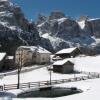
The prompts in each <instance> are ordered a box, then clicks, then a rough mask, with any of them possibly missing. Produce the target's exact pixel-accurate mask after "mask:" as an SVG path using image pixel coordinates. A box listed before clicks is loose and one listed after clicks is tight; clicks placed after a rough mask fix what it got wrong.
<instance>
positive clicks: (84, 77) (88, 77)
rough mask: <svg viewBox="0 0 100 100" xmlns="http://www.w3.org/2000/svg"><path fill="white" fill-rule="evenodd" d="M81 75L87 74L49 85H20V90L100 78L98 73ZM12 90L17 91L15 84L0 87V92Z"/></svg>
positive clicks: (48, 82) (43, 82)
mask: <svg viewBox="0 0 100 100" xmlns="http://www.w3.org/2000/svg"><path fill="white" fill-rule="evenodd" d="M81 73H84V74H87V76H81V77H75V78H69V79H60V80H52V81H51V84H50V81H39V82H28V83H20V89H23V88H37V89H39V88H43V87H49V86H51V85H55V84H62V83H67V82H76V81H81V80H87V79H94V78H100V74H99V73H95V72H81ZM12 89H17V84H7V85H3V86H0V91H4V90H12Z"/></svg>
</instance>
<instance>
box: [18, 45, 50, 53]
mask: <svg viewBox="0 0 100 100" xmlns="http://www.w3.org/2000/svg"><path fill="white" fill-rule="evenodd" d="M19 48H23V49H27V50H30V51H32V52H38V53H47V54H48V53H49V54H51V52H49V51H48V50H46V49H45V48H43V47H41V46H20V47H19ZM19 48H18V49H19Z"/></svg>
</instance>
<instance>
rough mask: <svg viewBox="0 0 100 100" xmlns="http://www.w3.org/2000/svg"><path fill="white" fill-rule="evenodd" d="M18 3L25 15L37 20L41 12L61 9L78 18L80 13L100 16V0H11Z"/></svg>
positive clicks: (45, 13) (48, 12) (47, 12)
mask: <svg viewBox="0 0 100 100" xmlns="http://www.w3.org/2000/svg"><path fill="white" fill-rule="evenodd" d="M10 1H12V2H13V3H15V4H18V5H19V6H20V7H21V9H22V11H23V12H24V14H25V16H26V17H27V18H28V19H29V20H30V19H33V20H35V19H36V18H37V15H38V14H39V13H42V14H44V15H49V14H50V12H52V11H55V10H57V11H58V10H60V11H62V12H64V13H65V14H66V15H68V16H71V17H73V18H77V17H79V16H80V15H88V16H90V17H100V11H99V10H100V0H10Z"/></svg>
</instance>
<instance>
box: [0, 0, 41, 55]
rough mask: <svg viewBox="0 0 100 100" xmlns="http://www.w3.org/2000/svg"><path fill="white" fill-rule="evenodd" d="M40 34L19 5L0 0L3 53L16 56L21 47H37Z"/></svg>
mask: <svg viewBox="0 0 100 100" xmlns="http://www.w3.org/2000/svg"><path fill="white" fill-rule="evenodd" d="M39 39H40V36H39V33H38V31H37V29H36V26H35V24H34V23H33V22H29V21H28V20H27V19H26V18H25V17H24V14H23V13H22V11H21V9H20V7H19V6H17V5H13V4H12V3H11V2H9V1H8V0H0V45H1V51H6V52H8V53H9V54H14V52H15V50H16V48H17V47H18V46H19V45H37V44H38V43H39Z"/></svg>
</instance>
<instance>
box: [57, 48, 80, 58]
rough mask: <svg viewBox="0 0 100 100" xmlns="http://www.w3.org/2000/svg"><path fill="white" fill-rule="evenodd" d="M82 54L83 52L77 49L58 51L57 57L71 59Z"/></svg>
mask: <svg viewBox="0 0 100 100" xmlns="http://www.w3.org/2000/svg"><path fill="white" fill-rule="evenodd" d="M79 54H81V51H80V49H79V48H77V47H73V48H67V49H62V50H60V51H58V52H57V53H56V54H55V55H56V56H59V57H61V58H63V59H64V58H71V57H75V56H77V55H79Z"/></svg>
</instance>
